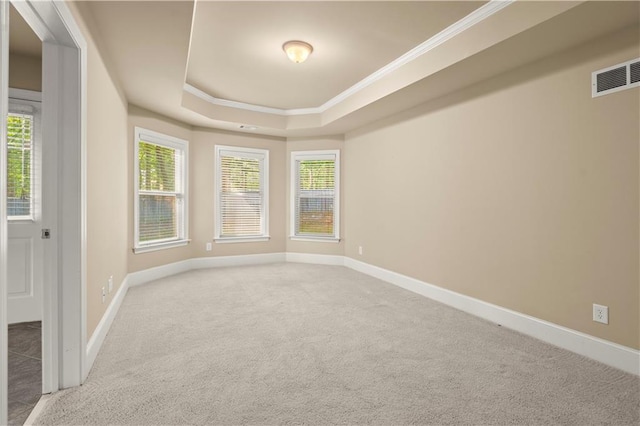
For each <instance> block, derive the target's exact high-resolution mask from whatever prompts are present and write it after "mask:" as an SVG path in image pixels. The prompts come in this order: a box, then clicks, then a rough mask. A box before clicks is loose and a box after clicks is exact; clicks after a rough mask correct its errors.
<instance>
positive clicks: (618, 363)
mask: <svg viewBox="0 0 640 426" xmlns="http://www.w3.org/2000/svg"><path fill="white" fill-rule="evenodd" d="M344 265H345V266H346V267H348V268H351V269H354V270H356V271H358V272H362V273H364V274H367V275H370V276H372V277H375V278H378V279H381V280H383V281H386V282H388V283H390V284H394V285H397V286H398V287H402V288H404V289H406V290H409V291H412V292H414V293H417V294H420V295H422V296H425V297H428V298H429V299H433V300H436V301H438V302H440V303H443V304H445V305H449V306H452V307H454V308H456V309H460V310H461V311H464V312H467V313H470V314H472V315H475V316H477V317H480V318H484V319H486V320H488V321H492V322H495V323H497V324H500V325H502V326H504V327H506V328H510V329H512V330H516V331H518V332H520V333H523V334H526V335H529V336H531V337H535V338H536V339H538V340H542V341H544V342H547V343H550V344H552V345H554V346H558V347H561V348H563V349H567V350H569V351H571V352H575V353H577V354H580V355H583V356H586V357H588V358H591V359H594V360H596V361H599V362H602V363H603V364H607V365H610V366H612V367H616V368H619V369H620V370H624V371H626V372H629V373H632V374H635V375H640V351H638V350H636V349H632V348H628V347H626V346H622V345H619V344H617V343H613V342H609V341H607V340H603V339H599V338H597V337H593V336H590V335H588V334H585V333H581V332H579V331H576V330H572V329H570V328H566V327H562V326H560V325H557V324H553V323H550V322H548V321H544V320H541V319H538V318H535V317H532V316H529V315H525V314H522V313H519V312H516V311H512V310H510V309H506V308H503V307H500V306H497V305H493V304H491V303H487V302H483V301H482V300H479V299H475V298H473V297H469V296H465V295H463V294H460V293H456V292H454V291H451V290H447V289H444V288H442V287H438V286H435V285H432V284H428V283H425V282H423V281H420V280H417V279H415V278H411V277H407V276H406V275H402V274H398V273H396V272H393V271H389V270H387V269H383V268H379V267H377V266H373V265H369V264H367V263H364V262H360V261H358V260H355V259H352V258H349V257H345V260H344Z"/></svg>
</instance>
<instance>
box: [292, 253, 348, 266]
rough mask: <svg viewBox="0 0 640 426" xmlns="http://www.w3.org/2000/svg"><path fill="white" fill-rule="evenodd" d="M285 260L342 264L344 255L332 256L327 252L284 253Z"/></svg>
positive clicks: (319, 263)
mask: <svg viewBox="0 0 640 426" xmlns="http://www.w3.org/2000/svg"><path fill="white" fill-rule="evenodd" d="M286 259H287V262H293V263H313V264H316V265H336V266H344V259H345V257H344V256H332V255H328V254H309V253H286Z"/></svg>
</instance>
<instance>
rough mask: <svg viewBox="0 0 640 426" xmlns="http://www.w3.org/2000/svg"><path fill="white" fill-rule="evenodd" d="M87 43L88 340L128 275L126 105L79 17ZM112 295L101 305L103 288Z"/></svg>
mask: <svg viewBox="0 0 640 426" xmlns="http://www.w3.org/2000/svg"><path fill="white" fill-rule="evenodd" d="M68 5H69V8H70V9H71V11H72V13H74V15H75V16H76V21H77V22H78V24H79V25H80V28H81V30H82V32H83V34H84V36H85V38H86V39H87V48H88V49H87V52H88V54H87V291H86V296H87V338H90V337H91V335H92V334H93V332H94V330H95V328H96V326H97V325H98V323H99V322H100V319H102V316H103V315H104V313H105V311H106V309H107V307H108V306H109V303H111V301H112V299H113V296H115V294H116V292H117V290H118V288H119V286H120V284H121V283H122V281H123V280H124V278H125V277H126V275H127V229H128V222H129V216H128V214H127V213H128V206H129V204H130V203H129V200H130V198H129V197H128V193H127V188H128V182H129V180H130V179H129V178H130V172H129V170H128V169H127V151H128V146H127V106H126V102H125V101H124V99H123V97H122V95H121V90H120V88H119V86H118V83H117V82H116V81H114V80H113V79H112V78H111V76H110V74H109V72H108V70H107V67H106V66H105V63H104V61H103V59H102V57H101V55H100V53H99V52H98V49H97V48H96V45H95V43H94V41H93V39H92V38H91V35H90V33H89V31H88V30H87V26H86V25H85V24H84V21H83V20H82V19H81V17H80V16H79V14H78V10H77V8H76V4H75V3H68ZM110 276H113V284H114V287H113V291H112V292H111V293H110V294H108V295H107V299H106V301H105V303H102V287H107V284H108V280H109V277H110Z"/></svg>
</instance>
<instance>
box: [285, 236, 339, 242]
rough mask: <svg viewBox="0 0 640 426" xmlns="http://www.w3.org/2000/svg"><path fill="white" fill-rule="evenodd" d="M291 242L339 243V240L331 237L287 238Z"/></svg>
mask: <svg viewBox="0 0 640 426" xmlns="http://www.w3.org/2000/svg"><path fill="white" fill-rule="evenodd" d="M289 239H291V241H306V242H310V243H339V242H340V238H333V237H289Z"/></svg>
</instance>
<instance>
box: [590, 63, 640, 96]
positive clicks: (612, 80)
mask: <svg viewBox="0 0 640 426" xmlns="http://www.w3.org/2000/svg"><path fill="white" fill-rule="evenodd" d="M632 87H640V58H638V59H633V60H631V61H627V62H623V63H621V64H618V65H614V66H612V67H608V68H604V69H601V70H598V71H595V72H593V73H592V74H591V97H593V98H595V97H596V96H602V95H608V94H609V93H614V92H619V91H620V90H625V89H631V88H632Z"/></svg>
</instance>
